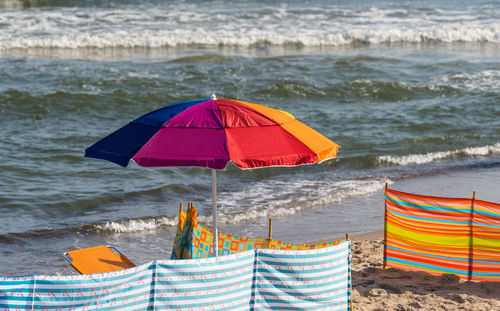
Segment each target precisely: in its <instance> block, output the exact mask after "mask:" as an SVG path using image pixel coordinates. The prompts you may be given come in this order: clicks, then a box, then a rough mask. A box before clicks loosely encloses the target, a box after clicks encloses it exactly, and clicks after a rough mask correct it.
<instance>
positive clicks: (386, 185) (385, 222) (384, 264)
mask: <svg viewBox="0 0 500 311" xmlns="http://www.w3.org/2000/svg"><path fill="white" fill-rule="evenodd" d="M388 189H389V184H388V183H385V193H384V263H383V266H382V267H383V268H384V269H385V268H386V266H387V203H385V202H386V200H387V199H385V196H386V195H387V190H388Z"/></svg>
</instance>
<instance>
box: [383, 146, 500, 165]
mask: <svg viewBox="0 0 500 311" xmlns="http://www.w3.org/2000/svg"><path fill="white" fill-rule="evenodd" d="M491 154H500V143H496V144H493V145H487V146H480V147H467V148H463V149H456V150H451V151H438V152H430V153H425V154H410V155H406V156H389V155H386V156H380V157H378V158H377V161H378V162H379V163H389V164H395V165H410V164H423V163H430V162H434V161H440V160H443V159H447V158H452V157H457V156H487V155H491Z"/></svg>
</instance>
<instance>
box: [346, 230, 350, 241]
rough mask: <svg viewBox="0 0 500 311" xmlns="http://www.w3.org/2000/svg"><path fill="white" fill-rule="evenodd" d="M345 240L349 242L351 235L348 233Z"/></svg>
mask: <svg viewBox="0 0 500 311" xmlns="http://www.w3.org/2000/svg"><path fill="white" fill-rule="evenodd" d="M345 240H346V241H348V240H349V233H347V232H346V234H345Z"/></svg>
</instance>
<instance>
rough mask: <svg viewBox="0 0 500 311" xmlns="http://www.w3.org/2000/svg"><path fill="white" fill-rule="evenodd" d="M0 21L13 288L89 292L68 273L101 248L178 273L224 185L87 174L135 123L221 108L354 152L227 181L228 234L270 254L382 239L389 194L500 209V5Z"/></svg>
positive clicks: (25, 16) (34, 3) (209, 8)
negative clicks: (285, 248)
mask: <svg viewBox="0 0 500 311" xmlns="http://www.w3.org/2000/svg"><path fill="white" fill-rule="evenodd" d="M0 8H1V10H0V113H1V118H0V130H1V135H0V157H1V162H0V212H1V216H0V275H24V274H31V273H37V274H40V273H45V274H46V273H64V274H67V273H74V272H73V271H72V270H71V268H69V266H68V265H67V264H66V263H65V262H64V260H63V259H62V257H61V256H60V255H61V254H62V253H63V252H64V251H67V250H72V249H75V248H81V247H89V246H95V245H100V244H113V245H116V246H118V247H119V248H120V249H122V250H123V251H124V252H125V253H126V254H127V255H129V257H130V258H131V259H132V260H133V261H134V262H136V263H143V262H147V261H149V260H153V259H157V258H169V257H170V248H171V245H172V241H173V237H174V232H175V225H176V215H177V212H178V207H179V202H184V205H186V203H187V202H188V201H193V202H195V206H196V207H197V208H198V210H199V215H200V216H199V219H200V221H202V222H204V223H206V224H211V206H212V204H211V186H212V185H211V173H210V170H208V169H203V168H190V167H181V168H143V167H139V166H137V165H135V164H134V163H131V164H130V165H129V166H128V167H127V168H122V167H120V166H117V165H115V164H112V163H110V162H106V161H102V160H96V159H89V158H84V157H83V155H84V150H85V148H87V147H89V146H90V145H92V144H93V143H94V142H96V141H97V140H99V139H100V138H102V137H104V136H106V135H108V134H109V133H111V132H113V131H114V130H116V129H118V128H119V127H121V126H123V125H125V124H127V123H128V122H129V121H131V120H133V119H135V118H137V117H138V116H140V115H142V114H145V113H147V112H149V111H151V110H154V109H158V108H160V107H162V106H164V105H167V104H170V103H174V102H178V101H184V100H190V99H199V98H206V97H208V96H209V95H210V94H211V93H215V94H216V95H217V97H219V98H229V99H237V100H243V101H248V102H254V103H258V104H263V105H267V106H270V107H273V108H276V109H281V110H286V111H288V112H290V113H292V114H293V115H294V116H295V117H296V118H297V119H298V120H300V121H302V122H304V123H305V124H307V125H309V126H310V127H312V128H314V129H316V130H317V131H319V132H321V133H322V134H324V135H325V136H327V137H329V138H331V139H332V140H333V141H335V142H336V143H338V144H339V145H341V147H342V148H341V149H340V151H339V154H338V158H337V159H335V160H330V161H326V162H324V163H322V164H319V165H307V166H300V167H295V168H264V169H258V170H246V171H243V170H240V169H238V168H236V167H234V166H232V165H229V166H228V167H227V168H226V169H225V170H223V171H219V172H218V184H217V186H218V203H219V210H218V215H219V221H220V226H221V230H223V231H226V232H228V233H236V234H244V235H249V236H259V237H262V235H264V233H265V230H266V224H267V219H268V218H273V219H275V220H276V222H277V223H278V224H279V226H276V225H275V227H274V231H275V232H276V234H277V236H278V237H279V238H281V239H285V240H288V241H290V242H301V241H306V240H312V239H313V238H314V237H318V239H320V238H325V236H324V235H325V234H334V233H339V232H363V231H366V230H370V229H373V230H376V229H381V226H382V221H383V216H382V215H383V196H377V197H375V198H374V197H373V194H374V193H380V192H381V190H382V189H383V188H384V187H385V184H386V183H389V184H391V186H394V187H396V188H397V185H398V184H401V183H404V182H406V184H407V185H413V186H412V187H413V188H415V185H416V184H419V182H415V181H420V184H428V183H427V180H428V179H429V178H432V177H433V176H435V177H436V176H437V178H438V179H437V182H436V179H433V180H434V183H437V184H439V185H440V187H439V189H440V191H435V192H436V193H432V194H434V195H440V194H442V195H448V194H452V195H461V193H452V192H449V191H447V189H448V190H449V189H461V190H463V192H464V193H463V196H470V194H471V192H472V190H473V188H474V179H472V180H471V178H469V179H467V178H466V177H464V176H489V178H488V183H487V184H486V185H484V187H483V188H484V189H488V190H487V191H486V192H488V195H489V196H488V197H487V198H488V199H490V200H496V201H497V202H498V201H500V195H499V194H498V193H500V174H499V171H500V170H499V168H500V2H498V1H474V2H470V1H418V2H414V1H412V2H400V1H384V2H376V1H335V2H332V1H305V2H304V1H280V2H272V3H269V2H268V1H256V0H253V1H245V2H241V3H235V2H234V1H210V2H205V1H181V2H177V1H176V2H165V1H159V0H158V1H154V0H150V1H140V2H137V1H97V0H96V1H82V0H80V1H78V0H26V1H20V0H19V1H15V0H11V1H7V0H3V1H0ZM467 174H469V175H467ZM470 174H472V175H470ZM488 174H489V175H488ZM443 176H444V177H447V176H448V177H449V178H448V179H446V178H444V177H443ZM443 178H444V179H443ZM450 180H452V181H455V184H451V185H450V187H447V185H446V183H447V182H449V181H450ZM464 180H465V181H464ZM479 182H480V181H479V180H477V182H476V184H477V183H479ZM469 183H470V185H469ZM431 184H432V183H431ZM412 187H410V186H408V189H409V190H412V189H413V188H412ZM422 189H423V188H422ZM432 189H437V188H436V187H430V188H429V189H428V190H432ZM425 190H427V189H425ZM424 194H425V193H424ZM327 227H328V228H330V229H331V230H330V231H329V229H328V228H327ZM313 228H314V229H313ZM332 228H334V229H332ZM321 232H323V236H320V233H321ZM312 233H314V235H312Z"/></svg>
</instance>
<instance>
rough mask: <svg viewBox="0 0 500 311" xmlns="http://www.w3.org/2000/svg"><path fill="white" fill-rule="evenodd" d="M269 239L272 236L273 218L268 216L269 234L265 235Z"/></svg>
mask: <svg viewBox="0 0 500 311" xmlns="http://www.w3.org/2000/svg"><path fill="white" fill-rule="evenodd" d="M267 238H268V239H269V240H271V239H272V238H273V219H272V218H269V234H268V237H267Z"/></svg>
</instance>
